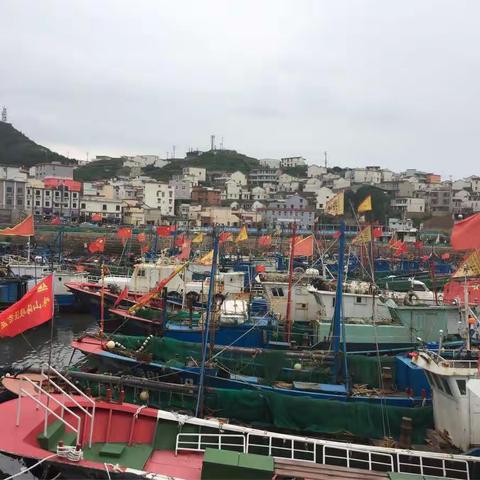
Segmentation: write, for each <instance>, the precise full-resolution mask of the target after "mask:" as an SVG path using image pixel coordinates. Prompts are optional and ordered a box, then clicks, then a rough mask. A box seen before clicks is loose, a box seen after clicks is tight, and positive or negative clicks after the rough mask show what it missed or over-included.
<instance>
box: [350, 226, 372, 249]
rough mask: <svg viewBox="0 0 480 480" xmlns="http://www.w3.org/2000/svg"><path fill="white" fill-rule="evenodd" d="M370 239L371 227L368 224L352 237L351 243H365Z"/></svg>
mask: <svg viewBox="0 0 480 480" xmlns="http://www.w3.org/2000/svg"><path fill="white" fill-rule="evenodd" d="M371 241H372V227H371V226H370V225H368V226H367V227H365V228H364V229H363V230H362V231H360V232H359V233H358V235H357V236H356V237H355V238H354V239H353V241H352V243H353V244H355V245H365V244H366V243H369V242H371Z"/></svg>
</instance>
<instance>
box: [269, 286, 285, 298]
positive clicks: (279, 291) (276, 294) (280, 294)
mask: <svg viewBox="0 0 480 480" xmlns="http://www.w3.org/2000/svg"><path fill="white" fill-rule="evenodd" d="M272 295H273V296H274V297H283V296H284V294H283V288H282V287H278V288H272Z"/></svg>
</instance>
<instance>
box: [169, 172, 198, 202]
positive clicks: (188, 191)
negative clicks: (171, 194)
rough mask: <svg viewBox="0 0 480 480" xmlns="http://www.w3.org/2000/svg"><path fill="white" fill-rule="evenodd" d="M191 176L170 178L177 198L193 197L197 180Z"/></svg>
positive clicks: (170, 183)
mask: <svg viewBox="0 0 480 480" xmlns="http://www.w3.org/2000/svg"><path fill="white" fill-rule="evenodd" d="M191 178H193V177H191ZM191 178H182V179H178V180H170V181H169V182H168V183H169V185H171V186H172V187H173V189H174V191H175V200H190V199H191V198H192V189H193V187H194V186H195V185H196V181H195V180H192V179H191Z"/></svg>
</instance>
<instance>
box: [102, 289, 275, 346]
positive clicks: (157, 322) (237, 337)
mask: <svg viewBox="0 0 480 480" xmlns="http://www.w3.org/2000/svg"><path fill="white" fill-rule="evenodd" d="M104 325H105V326H104V331H105V332H107V333H108V332H115V333H122V334H126V335H138V336H148V335H155V336H164V337H168V338H174V339H177V340H181V341H186V342H196V343H201V342H202V339H203V337H204V335H205V318H204V313H201V312H200V311H198V310H194V309H193V308H191V309H189V310H169V311H165V310H160V311H159V310H156V309H152V308H149V307H146V308H141V309H138V310H137V311H136V312H135V313H130V312H129V310H125V309H118V308H117V309H110V310H109V315H108V319H107V320H105V323H104ZM278 330H279V325H278V320H277V318H276V316H274V315H272V314H271V313H270V312H268V311H267V310H266V309H265V303H264V302H263V301H262V300H261V299H259V300H258V301H256V300H252V301H251V302H250V303H249V301H248V299H246V300H245V299H238V298H233V299H229V298H228V297H227V298H222V300H221V304H220V305H219V313H218V316H217V318H216V324H215V331H214V341H215V344H216V345H236V346H238V347H251V348H269V347H275V348H277V347H278V346H279V343H278V342H273V336H274V335H275V334H276V333H278Z"/></svg>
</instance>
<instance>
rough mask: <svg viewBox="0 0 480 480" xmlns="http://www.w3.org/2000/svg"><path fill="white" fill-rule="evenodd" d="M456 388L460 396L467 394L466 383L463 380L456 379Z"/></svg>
mask: <svg viewBox="0 0 480 480" xmlns="http://www.w3.org/2000/svg"><path fill="white" fill-rule="evenodd" d="M457 387H458V391H459V392H460V395H466V394H467V382H466V381H465V380H463V379H458V380H457Z"/></svg>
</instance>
